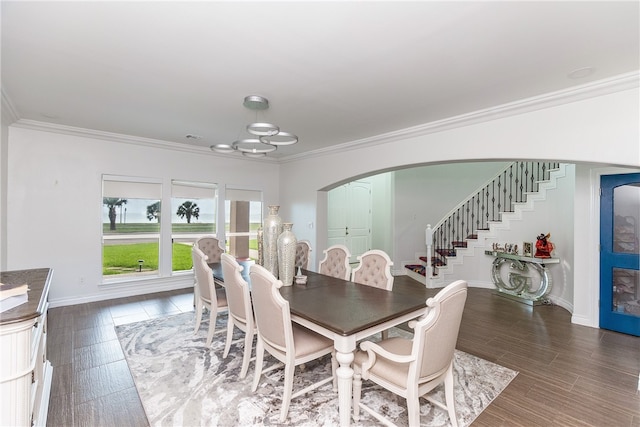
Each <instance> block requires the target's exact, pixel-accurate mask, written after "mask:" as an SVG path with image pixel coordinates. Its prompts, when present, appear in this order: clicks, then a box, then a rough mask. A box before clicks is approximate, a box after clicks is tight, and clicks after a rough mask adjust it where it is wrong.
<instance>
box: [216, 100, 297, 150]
mask: <svg viewBox="0 0 640 427" xmlns="http://www.w3.org/2000/svg"><path fill="white" fill-rule="evenodd" d="M242 105H244V106H245V107H246V108H248V109H249V110H252V111H255V112H256V121H255V122H253V123H249V124H248V125H247V127H246V130H247V132H248V133H249V134H251V136H250V137H248V138H238V139H237V140H236V141H234V142H233V143H231V144H225V143H221V144H214V145H212V146H211V147H210V148H211V150H213V151H215V152H217V153H234V152H240V153H242V155H244V156H247V157H264V156H266V155H267V153H271V152H273V151H276V150H277V149H278V146H279V145H292V144H295V143H296V142H298V137H297V136H295V135H294V134H292V133H289V132H285V131H282V130H280V128H279V127H278V126H276V125H274V124H273V123H266V122H259V121H258V111H260V110H266V109H268V108H269V100H268V99H267V98H265V97H262V96H259V95H249V96H246V97H245V98H244V102H243V103H242Z"/></svg>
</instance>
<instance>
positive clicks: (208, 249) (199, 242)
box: [196, 235, 224, 264]
mask: <svg viewBox="0 0 640 427" xmlns="http://www.w3.org/2000/svg"><path fill="white" fill-rule="evenodd" d="M196 246H197V247H198V248H199V249H200V250H201V251H202V252H204V254H205V255H206V256H207V263H208V264H213V263H217V262H220V255H221V254H222V253H224V246H222V245H221V244H220V240H218V238H217V237H216V236H213V235H207V236H202V237H199V238H198V239H196Z"/></svg>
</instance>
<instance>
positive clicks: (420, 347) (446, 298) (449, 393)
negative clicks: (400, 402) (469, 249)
mask: <svg viewBox="0 0 640 427" xmlns="http://www.w3.org/2000/svg"><path fill="white" fill-rule="evenodd" d="M466 299H467V282H465V281H464V280H458V281H455V282H453V283H451V284H449V285H447V286H446V287H445V288H443V289H442V290H441V291H440V292H438V293H437V294H436V295H435V296H434V297H432V298H429V299H428V300H427V311H426V313H425V314H424V316H423V317H421V318H420V319H419V320H417V321H411V322H409V326H411V327H412V328H413V329H414V333H413V339H412V340H411V339H406V338H400V337H393V338H389V339H386V340H383V341H380V342H378V343H374V342H371V341H364V342H362V343H361V344H360V348H361V351H358V352H356V354H355V358H354V377H353V417H354V419H355V420H356V421H358V420H359V419H360V408H362V409H364V410H365V411H366V412H368V413H369V414H371V415H372V416H373V417H375V418H376V419H377V420H379V421H381V422H383V423H385V424H387V425H393V424H392V423H391V422H390V421H389V420H387V419H386V418H384V416H382V415H381V414H378V413H377V412H375V411H374V410H373V409H371V408H369V407H367V406H366V405H364V404H363V403H362V402H361V401H360V397H361V396H360V395H361V392H362V379H365V380H370V381H373V382H374V383H376V384H378V385H380V386H382V387H383V388H385V389H387V390H389V391H391V392H393V393H395V394H397V395H399V396H402V397H404V398H405V399H406V400H407V412H408V416H409V425H410V426H418V425H420V403H419V398H420V396H423V395H425V394H426V393H428V392H430V391H432V390H433V389H434V388H435V387H437V386H438V385H440V384H442V383H444V391H445V401H446V404H443V403H442V402H439V401H437V400H434V399H433V398H431V397H430V396H424V397H425V399H427V400H428V401H429V402H431V403H433V404H434V405H435V406H437V407H439V408H441V409H444V410H446V411H447V412H448V413H449V421H450V423H451V425H453V426H454V427H456V426H457V425H458V421H457V419H456V411H455V400H454V394H453V392H454V390H453V387H454V384H453V356H454V351H455V347H456V341H457V339H458V331H459V330H460V321H461V320H462V312H463V310H464V304H465V301H466Z"/></svg>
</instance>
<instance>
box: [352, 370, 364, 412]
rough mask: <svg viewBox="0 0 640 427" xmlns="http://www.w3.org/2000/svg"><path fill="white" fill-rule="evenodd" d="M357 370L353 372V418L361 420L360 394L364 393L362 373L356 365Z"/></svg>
mask: <svg viewBox="0 0 640 427" xmlns="http://www.w3.org/2000/svg"><path fill="white" fill-rule="evenodd" d="M354 368H356V369H355V372H354V374H353V419H354V420H355V421H359V420H360V395H361V393H362V375H361V374H360V370H359V369H357V367H355V366H354Z"/></svg>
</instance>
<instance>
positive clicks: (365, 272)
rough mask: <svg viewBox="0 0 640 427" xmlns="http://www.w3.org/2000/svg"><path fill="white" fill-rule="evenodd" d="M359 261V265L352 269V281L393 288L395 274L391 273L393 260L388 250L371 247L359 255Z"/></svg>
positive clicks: (376, 286)
mask: <svg viewBox="0 0 640 427" xmlns="http://www.w3.org/2000/svg"><path fill="white" fill-rule="evenodd" d="M358 261H359V264H358V266H357V267H356V268H354V269H353V270H352V271H351V281H352V282H354V283H360V284H361V285H367V286H373V287H375V288H380V289H386V290H387V291H390V290H392V289H393V276H392V275H391V266H392V265H393V261H391V258H389V255H387V253H386V252H384V251H381V250H379V249H371V250H369V251H367V252H365V253H363V254H362V255H358Z"/></svg>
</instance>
